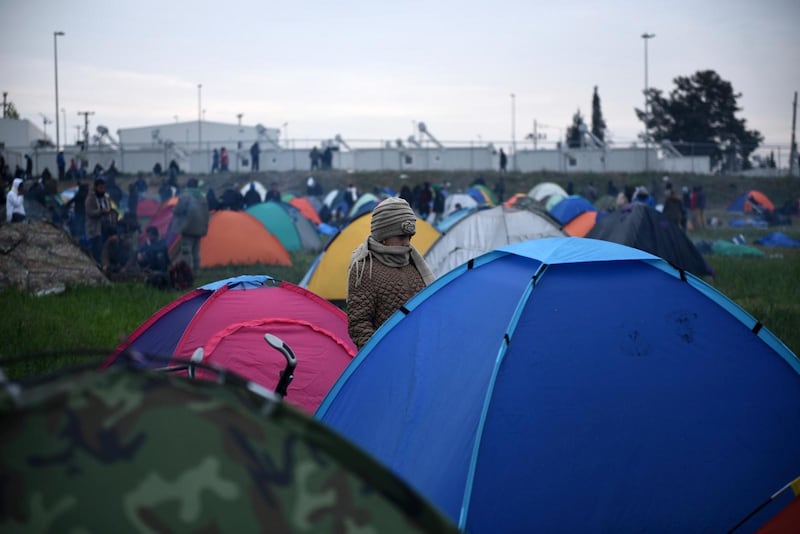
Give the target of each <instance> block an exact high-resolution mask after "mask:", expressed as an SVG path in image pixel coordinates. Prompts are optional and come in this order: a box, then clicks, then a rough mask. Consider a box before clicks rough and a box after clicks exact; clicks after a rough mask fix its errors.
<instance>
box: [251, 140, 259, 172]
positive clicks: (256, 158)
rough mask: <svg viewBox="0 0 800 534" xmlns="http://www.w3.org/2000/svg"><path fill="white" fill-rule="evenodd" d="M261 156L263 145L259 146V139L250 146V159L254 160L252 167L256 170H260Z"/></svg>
mask: <svg viewBox="0 0 800 534" xmlns="http://www.w3.org/2000/svg"><path fill="white" fill-rule="evenodd" d="M260 157H261V147H260V146H258V141H256V142H255V143H253V146H251V147H250V160H251V161H252V163H251V165H250V169H252V170H253V171H254V172H256V171H258V170H260V166H259V158H260Z"/></svg>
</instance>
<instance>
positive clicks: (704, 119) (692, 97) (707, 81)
mask: <svg viewBox="0 0 800 534" xmlns="http://www.w3.org/2000/svg"><path fill="white" fill-rule="evenodd" d="M673 82H674V83H675V88H674V89H673V90H672V91H671V92H670V94H669V97H665V96H664V94H663V92H662V91H661V90H660V89H655V88H651V89H648V91H647V99H648V102H649V103H650V115H649V117H645V113H644V111H642V110H640V109H636V110H635V111H636V116H637V117H638V118H639V120H641V121H643V122H645V119H647V120H646V125H647V130H648V132H649V134H650V136H651V137H652V138H653V139H655V140H656V141H664V140H669V141H671V142H672V143H673V144H674V145H675V146H676V148H678V150H680V151H681V152H682V153H684V154H688V153H691V154H694V155H708V156H710V157H711V164H712V168H716V167H717V165H720V164H721V166H722V168H725V169H730V170H736V169H739V168H745V169H746V168H749V167H750V162H749V156H750V154H751V153H752V152H753V151H754V150H755V149H757V148H758V145H759V144H760V143H761V142H762V141H764V136H762V135H761V133H760V132H759V131H758V130H748V129H747V127H746V121H745V119H739V118H737V117H736V113H737V112H739V111H741V108H740V107H739V106H738V104H737V99H739V98H740V97H741V96H742V94H741V93H735V92H734V91H733V86H732V85H731V83H730V82H728V81H726V80H723V79H722V78H721V77H720V76H719V74H717V73H716V72H715V71H713V70H704V71H697V72H696V73H694V74H693V75H691V76H688V77H686V76H678V77H677V78H675V79H674V80H673ZM690 145H691V146H690Z"/></svg>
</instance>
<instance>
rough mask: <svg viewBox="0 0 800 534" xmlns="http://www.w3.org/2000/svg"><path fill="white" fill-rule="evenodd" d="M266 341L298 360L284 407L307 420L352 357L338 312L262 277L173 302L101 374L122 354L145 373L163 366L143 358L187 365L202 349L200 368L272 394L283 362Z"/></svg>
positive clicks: (206, 289)
mask: <svg viewBox="0 0 800 534" xmlns="http://www.w3.org/2000/svg"><path fill="white" fill-rule="evenodd" d="M265 333H272V334H273V335H277V336H278V337H280V338H281V339H283V341H284V342H286V343H287V344H288V345H289V346H290V347H291V348H292V350H293V351H294V352H295V355H296V356H297V359H298V365H297V369H296V370H295V378H294V380H293V381H292V383H291V385H290V386H289V389H288V396H287V397H286V400H287V402H289V403H291V404H294V405H295V406H298V407H300V408H301V409H303V410H305V411H306V412H309V413H311V412H313V411H314V410H315V409H316V407H317V406H318V405H319V403H320V402H321V401H322V398H323V396H324V395H325V394H326V393H327V391H328V390H329V389H330V387H331V386H332V385H333V383H334V382H335V380H336V379H337V378H338V376H339V374H341V372H342V370H343V369H344V368H345V367H346V366H347V364H348V363H350V360H351V359H352V357H353V356H354V355H355V354H356V347H355V344H354V343H353V342H352V340H351V339H350V337H349V334H348V332H347V316H346V315H345V314H344V312H343V311H342V310H340V309H339V308H337V307H336V306H334V305H333V304H331V303H330V302H328V301H326V300H325V299H322V298H320V297H319V296H317V295H315V294H313V293H311V292H310V291H307V290H305V289H303V288H301V287H299V286H297V285H294V284H291V283H289V282H285V281H280V280H276V279H274V278H271V277H268V276H264V275H259V276H240V277H236V278H229V279H225V280H221V281H218V282H215V283H213V284H209V285H206V286H202V287H200V288H197V289H195V290H193V291H191V292H189V293H187V294H186V295H184V296H182V297H180V298H178V299H177V300H176V301H174V302H172V303H170V304H168V305H167V306H165V307H164V308H162V309H161V310H159V311H157V312H156V313H155V314H153V316H151V317H150V318H149V319H148V320H147V321H145V322H144V323H142V325H140V326H139V327H138V328H137V329H136V330H134V332H133V333H131V335H130V336H128V338H127V339H126V340H125V341H123V342H122V343H121V344H120V345H119V346H118V347H117V348H116V350H115V351H114V353H113V354H112V355H111V356H110V357H109V358H108V360H106V362H105V364H104V367H110V366H113V365H114V364H116V363H119V362H120V361H121V358H122V355H123V354H124V353H125V352H126V351H127V352H129V351H135V352H138V353H141V354H143V355H144V356H143V359H142V365H144V366H146V367H151V368H155V367H161V366H163V361H161V360H159V359H154V358H147V355H156V356H158V355H161V356H162V357H163V356H172V357H175V358H189V357H190V356H191V355H192V354H193V352H194V351H195V350H196V349H197V348H198V347H202V348H203V349H204V353H205V355H204V359H203V362H205V363H209V364H215V365H220V366H221V367H224V368H226V369H229V370H232V371H234V372H236V373H238V374H240V375H242V376H245V377H247V378H248V379H249V380H252V381H253V382H256V383H258V384H261V385H262V386H263V387H266V388H268V389H270V390H271V389H274V387H275V385H276V384H277V382H278V378H279V377H280V371H281V370H283V369H284V367H285V360H284V358H283V356H281V355H280V354H279V353H278V352H277V351H275V349H272V348H271V347H269V346H268V345H267V344H266V342H265V341H264V334H265ZM198 376H199V377H200V378H208V377H209V376H208V374H207V373H206V374H203V373H202V372H200V373H198Z"/></svg>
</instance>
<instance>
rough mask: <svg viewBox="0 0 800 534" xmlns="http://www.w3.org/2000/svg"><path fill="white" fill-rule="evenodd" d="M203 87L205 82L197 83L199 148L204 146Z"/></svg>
mask: <svg viewBox="0 0 800 534" xmlns="http://www.w3.org/2000/svg"><path fill="white" fill-rule="evenodd" d="M202 89H203V84H202V83H198V84H197V148H199V149H202V148H203V111H202V106H201V102H202Z"/></svg>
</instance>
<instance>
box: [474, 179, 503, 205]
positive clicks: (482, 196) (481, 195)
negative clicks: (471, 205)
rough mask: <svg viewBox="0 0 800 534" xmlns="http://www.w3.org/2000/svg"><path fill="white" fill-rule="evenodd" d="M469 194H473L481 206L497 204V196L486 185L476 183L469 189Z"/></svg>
mask: <svg viewBox="0 0 800 534" xmlns="http://www.w3.org/2000/svg"><path fill="white" fill-rule="evenodd" d="M467 194H468V195H469V196H471V197H472V198H473V199H474V200H475V202H477V203H478V205H479V206H484V205H486V206H494V205H495V204H497V197H495V196H494V193H493V192H492V191H491V190H490V189H489V188H488V187H486V186H485V185H481V184H475V185H473V186H472V187H470V188H469V189H467Z"/></svg>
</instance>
